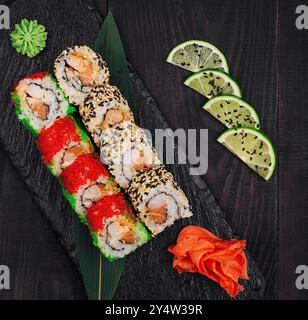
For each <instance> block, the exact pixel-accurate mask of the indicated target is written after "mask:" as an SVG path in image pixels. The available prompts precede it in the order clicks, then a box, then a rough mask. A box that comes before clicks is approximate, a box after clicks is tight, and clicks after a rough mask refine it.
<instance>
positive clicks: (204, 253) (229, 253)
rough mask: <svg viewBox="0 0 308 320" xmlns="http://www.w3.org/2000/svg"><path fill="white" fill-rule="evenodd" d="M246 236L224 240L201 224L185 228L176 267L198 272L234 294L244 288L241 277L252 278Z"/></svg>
mask: <svg viewBox="0 0 308 320" xmlns="http://www.w3.org/2000/svg"><path fill="white" fill-rule="evenodd" d="M245 247H246V241H245V240H222V239H220V238H218V237H216V236H215V235H214V234H212V233H211V232H209V231H208V230H206V229H203V228H200V227H197V226H187V227H186V228H184V229H183V230H182V231H181V232H180V234H179V236H178V239H177V243H176V245H174V246H170V247H169V248H168V251H169V252H170V253H172V254H173V255H174V260H173V267H174V268H175V269H176V270H177V271H178V272H179V273H182V272H198V273H200V274H202V275H204V276H206V277H208V278H210V279H212V280H214V281H216V282H217V283H219V285H220V286H221V287H222V288H224V289H225V290H226V291H227V292H228V293H229V295H230V296H231V297H235V296H236V295H237V294H238V293H239V292H240V291H242V290H244V288H243V286H241V285H240V284H239V279H244V280H248V279H249V278H248V274H247V259H246V256H245V253H244V249H245Z"/></svg>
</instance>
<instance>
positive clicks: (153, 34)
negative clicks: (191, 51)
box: [108, 0, 278, 297]
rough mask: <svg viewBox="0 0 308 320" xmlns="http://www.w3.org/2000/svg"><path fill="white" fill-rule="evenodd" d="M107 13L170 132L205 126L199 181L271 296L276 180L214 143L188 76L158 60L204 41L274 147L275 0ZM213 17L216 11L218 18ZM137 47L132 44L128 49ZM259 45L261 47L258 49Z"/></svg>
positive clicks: (124, 7)
mask: <svg viewBox="0 0 308 320" xmlns="http://www.w3.org/2000/svg"><path fill="white" fill-rule="evenodd" d="M108 3H109V9H110V10H111V11H112V12H113V14H114V16H115V20H116V22H117V24H118V28H119V31H120V34H121V35H122V41H123V44H124V47H125V50H126V54H127V58H128V60H129V61H130V62H131V63H132V64H133V65H134V67H135V68H136V70H137V72H138V73H139V75H140V76H141V78H142V80H143V81H144V83H145V84H146V86H147V88H148V89H149V91H150V92H151V93H152V95H153V96H154V97H155V99H156V101H157V104H158V105H159V107H160V110H161V111H162V113H163V114H164V116H165V117H166V119H167V121H168V122H169V124H171V127H172V128H185V129H189V128H197V129H200V128H208V129H209V169H208V173H207V174H206V176H205V180H206V181H207V183H208V185H209V186H210V188H211V190H212V191H213V192H214V195H215V197H216V199H217V200H218V203H220V205H221V206H222V208H223V210H224V211H225V212H226V214H227V216H228V220H229V221H230V222H231V225H232V226H233V228H234V231H235V232H236V233H237V234H238V235H239V237H241V238H245V239H247V240H248V248H249V250H250V251H251V252H252V254H253V256H254V258H255V259H256V261H257V263H258V265H259V266H260V268H261V269H262V271H263V272H264V274H265V276H266V279H267V282H268V285H267V287H266V292H265V294H266V295H267V296H268V297H273V296H276V295H277V276H278V273H277V270H278V268H277V267H278V260H277V257H278V256H277V254H278V252H277V237H278V233H277V228H278V216H277V176H276V175H274V177H273V178H272V179H271V180H270V181H269V182H268V183H265V182H264V181H263V180H262V179H260V178H259V177H258V176H256V175H255V174H253V173H252V172H251V171H250V169H248V168H247V167H246V166H244V165H243V164H242V163H241V162H240V160H238V159H236V158H235V157H234V156H233V155H232V154H230V153H229V152H227V151H226V150H225V148H223V147H222V146H221V145H219V144H218V143H217V142H216V138H217V136H218V135H219V133H221V132H222V130H224V128H223V126H222V125H220V124H219V123H218V122H216V121H215V120H214V119H213V118H212V117H211V116H210V115H209V114H207V113H206V112H205V111H203V110H202V109H201V106H202V105H203V104H204V103H205V101H206V100H205V99H204V98H203V97H202V96H200V95H199V94H198V93H196V92H194V91H192V90H189V89H188V88H185V87H184V86H183V85H182V82H183V80H184V79H186V77H187V75H188V74H189V73H187V72H185V71H183V70H182V69H179V68H175V67H174V66H172V65H169V64H167V63H165V57H166V54H167V53H168V52H169V50H170V49H172V48H173V47H174V46H175V45H176V44H178V43H180V42H182V41H185V40H188V39H205V40H207V41H209V42H211V43H213V44H215V45H217V46H218V47H219V48H220V49H221V50H222V51H223V52H224V53H225V55H226V57H227V59H228V61H229V65H230V69H231V73H232V75H233V76H234V77H236V79H237V80H238V83H239V85H240V86H241V88H242V90H243V95H244V97H245V99H246V100H247V101H249V102H250V103H251V104H252V105H254V106H255V108H256V110H257V112H258V113H259V115H260V119H261V125H262V128H263V130H264V131H265V132H266V133H267V134H268V135H269V136H270V137H271V138H272V140H273V142H274V143H275V144H276V143H277V137H276V134H277V108H278V105H277V66H276V65H277V64H276V46H277V3H276V2H275V1H266V0H265V1H234V0H232V1H225V0H224V1H220V0H218V1H178V0H177V1H173V0H171V1H170V0H169V1H167V2H166V1H163V0H161V1H160V0H157V1H143V0H135V1H118V0H115V1H113V0H111V1H109V2H108ZM218 12H219V14H218ZM136 43H137V44H138V45H135V44H136ZM264 48H266V50H264Z"/></svg>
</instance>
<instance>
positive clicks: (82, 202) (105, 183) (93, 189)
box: [76, 176, 118, 216]
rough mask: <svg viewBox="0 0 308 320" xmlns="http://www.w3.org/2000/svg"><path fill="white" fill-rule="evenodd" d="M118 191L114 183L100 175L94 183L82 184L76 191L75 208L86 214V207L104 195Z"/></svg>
mask: <svg viewBox="0 0 308 320" xmlns="http://www.w3.org/2000/svg"><path fill="white" fill-rule="evenodd" d="M116 193H118V189H117V187H116V185H114V184H113V183H110V180H109V179H108V178H106V177H105V176H103V177H100V178H99V179H98V180H97V181H96V182H94V183H88V184H87V185H85V186H82V187H81V188H80V189H79V190H78V193H77V202H76V210H78V213H80V214H82V215H83V216H86V214H87V209H88V208H90V207H91V206H92V205H94V204H95V203H96V202H98V201H99V200H101V199H103V198H104V197H106V196H111V195H113V194H116Z"/></svg>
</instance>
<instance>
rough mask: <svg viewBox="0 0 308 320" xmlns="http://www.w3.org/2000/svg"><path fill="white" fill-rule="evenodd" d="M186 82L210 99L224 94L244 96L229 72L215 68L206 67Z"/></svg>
mask: <svg viewBox="0 0 308 320" xmlns="http://www.w3.org/2000/svg"><path fill="white" fill-rule="evenodd" d="M184 84H185V85H186V86H188V87H190V88H192V89H194V90H196V91H198V92H199V93H201V94H202V95H204V96H205V97H207V98H208V99H212V98H213V97H215V96H220V95H222V94H229V95H234V96H238V97H240V98H241V97H242V93H241V89H240V87H239V86H238V84H237V83H236V82H235V80H234V79H232V78H231V77H230V76H229V75H228V74H227V73H224V72H222V71H218V70H215V69H204V70H201V71H199V72H197V73H194V74H193V75H191V76H190V77H188V78H187V79H186V80H185V81H184Z"/></svg>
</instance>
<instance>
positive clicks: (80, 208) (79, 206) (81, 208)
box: [75, 176, 108, 217]
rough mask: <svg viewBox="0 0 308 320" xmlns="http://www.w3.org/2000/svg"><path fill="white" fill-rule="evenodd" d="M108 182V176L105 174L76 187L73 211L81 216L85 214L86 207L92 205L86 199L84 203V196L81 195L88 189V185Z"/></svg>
mask: <svg viewBox="0 0 308 320" xmlns="http://www.w3.org/2000/svg"><path fill="white" fill-rule="evenodd" d="M107 183H108V177H106V176H101V177H99V178H98V179H97V180H96V181H94V182H93V181H89V180H88V181H87V183H86V184H85V185H83V186H81V187H80V188H79V189H78V192H77V194H76V204H75V211H76V212H77V213H78V214H79V215H82V216H84V217H85V216H86V215H87V209H88V208H89V207H90V206H91V205H93V203H90V201H89V200H87V201H86V202H87V203H84V197H83V195H84V194H85V192H86V190H87V189H89V188H90V187H92V186H94V185H98V184H102V185H106V184H107Z"/></svg>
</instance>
